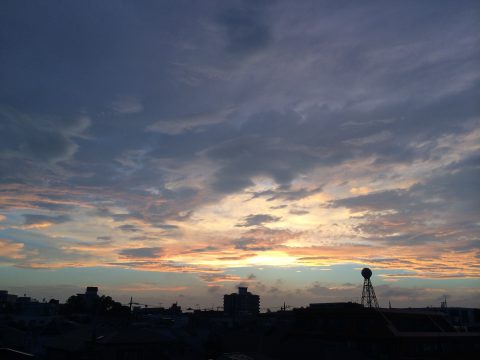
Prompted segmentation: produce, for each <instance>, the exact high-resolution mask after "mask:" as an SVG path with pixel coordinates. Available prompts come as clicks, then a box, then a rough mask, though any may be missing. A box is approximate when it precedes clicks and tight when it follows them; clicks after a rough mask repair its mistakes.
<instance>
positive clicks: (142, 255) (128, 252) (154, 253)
mask: <svg viewBox="0 0 480 360" xmlns="http://www.w3.org/2000/svg"><path fill="white" fill-rule="evenodd" d="M119 254H120V256H122V257H125V258H131V259H157V258H159V257H161V256H162V254H163V249H162V248H160V247H144V248H132V249H123V250H121V251H120V252H119Z"/></svg>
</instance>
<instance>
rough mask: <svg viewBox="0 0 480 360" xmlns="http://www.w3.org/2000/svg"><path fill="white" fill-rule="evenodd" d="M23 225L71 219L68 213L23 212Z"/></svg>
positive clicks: (57, 222)
mask: <svg viewBox="0 0 480 360" xmlns="http://www.w3.org/2000/svg"><path fill="white" fill-rule="evenodd" d="M23 217H24V218H25V221H24V225H27V226H30V225H39V224H44V223H48V224H63V223H65V222H67V221H71V220H72V219H71V218H70V216H68V215H39V214H24V215H23Z"/></svg>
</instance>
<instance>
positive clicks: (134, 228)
mask: <svg viewBox="0 0 480 360" xmlns="http://www.w3.org/2000/svg"><path fill="white" fill-rule="evenodd" d="M118 228H119V229H120V230H122V231H126V232H137V231H140V229H139V228H138V227H137V226H135V225H132V224H124V225H120V226H119V227H118Z"/></svg>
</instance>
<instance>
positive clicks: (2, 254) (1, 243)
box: [0, 239, 27, 261]
mask: <svg viewBox="0 0 480 360" xmlns="http://www.w3.org/2000/svg"><path fill="white" fill-rule="evenodd" d="M26 255H27V254H25V253H24V244H22V243H18V242H14V241H11V240H8V239H0V261H1V259H11V260H16V259H24V258H25V257H26Z"/></svg>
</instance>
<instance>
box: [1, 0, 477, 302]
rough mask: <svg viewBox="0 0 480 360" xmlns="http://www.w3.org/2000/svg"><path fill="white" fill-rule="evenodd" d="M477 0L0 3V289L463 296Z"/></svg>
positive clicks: (473, 184) (281, 296) (472, 166)
mask: <svg viewBox="0 0 480 360" xmlns="http://www.w3.org/2000/svg"><path fill="white" fill-rule="evenodd" d="M479 18H480V6H479V4H478V2H476V1H462V0H455V1H453V0H452V1H442V0H436V1H433V0H432V1H408V0H406V1H361V2H360V1H343V0H340V1H339V0H335V1H317V0H312V1H309V0H301V1H290V0H285V1H282V0H279V1H253V0H251V1H214V0H211V1H210V0H209V1H184V0H175V1H173V0H172V1H153V0H152V1H149V0H148V1H147V0H136V1H133V0H130V1H128V0H118V1H107V0H105V1H96V0H95V1H94V0H85V1H60V0H49V1H26V0H4V1H2V2H1V3H0V289H6V290H8V291H9V292H11V293H16V294H24V293H26V294H27V295H30V296H33V297H36V298H38V299H42V298H47V299H49V298H51V297H55V298H59V299H61V300H62V301H64V300H65V299H67V298H68V297H69V296H70V295H72V294H76V293H78V292H83V291H84V288H85V287H86V286H99V287H100V293H102V294H106V295H112V296H113V297H114V298H115V299H116V300H119V301H121V302H124V303H125V302H127V301H128V300H129V299H130V296H133V297H134V301H137V302H139V303H144V304H149V305H150V306H159V304H163V305H162V306H166V305H169V304H170V303H171V302H173V301H178V303H179V305H181V306H183V307H217V306H221V305H222V301H223V294H226V293H232V292H235V291H236V288H237V287H238V286H239V285H243V286H248V288H249V291H251V292H252V293H255V294H258V295H260V297H261V306H262V309H266V308H270V309H275V308H278V307H279V306H281V305H283V303H284V301H285V302H286V303H287V304H288V305H291V306H306V305H308V304H309V303H314V302H332V301H360V298H361V289H362V282H363V278H362V277H361V275H360V271H361V269H362V268H363V267H370V268H371V269H372V270H373V277H372V282H373V285H374V287H375V290H376V293H377V297H378V300H379V303H380V305H381V306H387V305H388V303H389V302H390V303H391V304H392V306H394V307H395V306H398V307H401V306H439V305H440V301H442V300H443V299H444V297H445V296H446V297H447V300H448V302H449V305H451V306H471V307H472V306H476V307H479V306H480V264H479V262H480V261H479V259H480V241H479V239H480V237H479V236H480V220H479V219H480V217H479V213H480V186H479V179H480V171H479V169H480V168H479V165H480V161H479V160H480V152H479V150H480V141H479V140H480V105H479V104H480V101H479V99H480V96H479V95H480V63H479V59H480V56H479V55H480V25H479V24H480V22H479V21H478V20H479Z"/></svg>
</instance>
